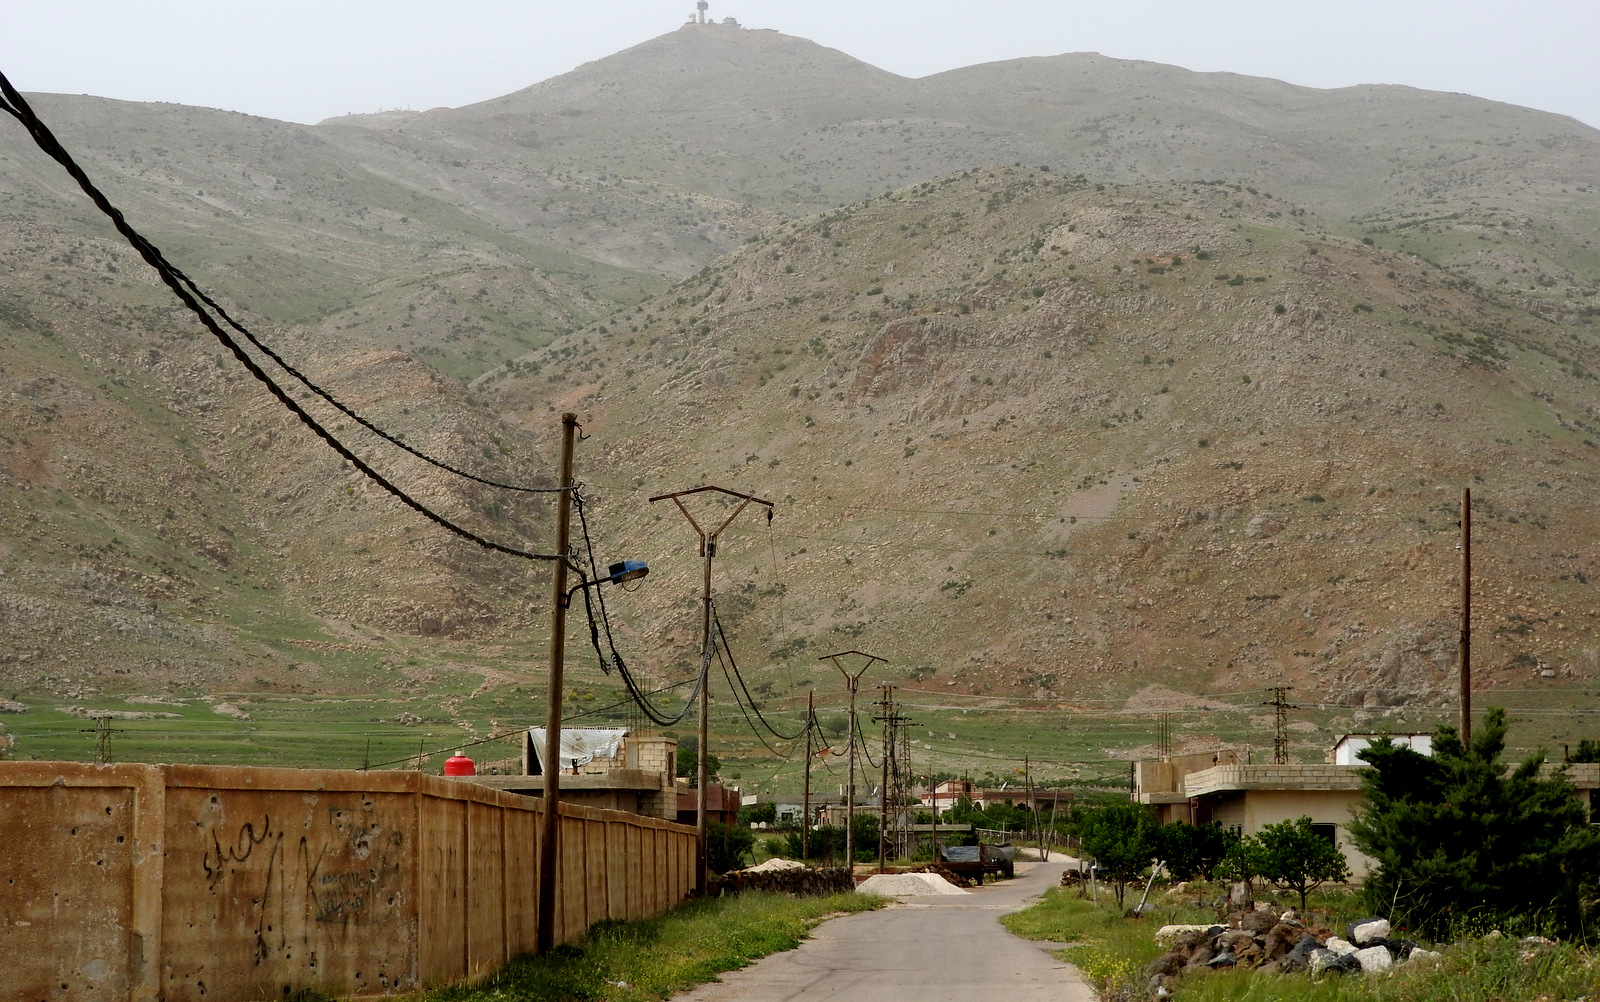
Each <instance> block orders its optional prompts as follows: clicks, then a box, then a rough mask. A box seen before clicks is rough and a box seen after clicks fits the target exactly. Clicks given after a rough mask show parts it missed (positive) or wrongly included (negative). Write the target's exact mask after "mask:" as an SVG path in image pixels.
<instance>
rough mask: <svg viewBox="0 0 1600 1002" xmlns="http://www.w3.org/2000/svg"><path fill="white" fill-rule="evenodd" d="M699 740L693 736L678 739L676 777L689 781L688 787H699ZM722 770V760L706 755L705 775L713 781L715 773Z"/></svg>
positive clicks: (715, 776)
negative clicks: (682, 777)
mask: <svg viewBox="0 0 1600 1002" xmlns="http://www.w3.org/2000/svg"><path fill="white" fill-rule="evenodd" d="M699 752H700V739H699V738H697V737H695V736H694V735H693V734H690V735H688V736H687V737H683V738H679V739H678V763H677V764H678V775H680V776H684V777H686V778H687V779H688V780H689V785H690V786H699V785H700V762H699V758H698V756H699ZM721 768H722V760H721V759H719V758H717V757H716V756H715V755H712V754H709V753H707V755H706V775H707V776H708V777H710V778H711V780H713V781H715V780H716V778H717V772H718V771H719V770H721Z"/></svg>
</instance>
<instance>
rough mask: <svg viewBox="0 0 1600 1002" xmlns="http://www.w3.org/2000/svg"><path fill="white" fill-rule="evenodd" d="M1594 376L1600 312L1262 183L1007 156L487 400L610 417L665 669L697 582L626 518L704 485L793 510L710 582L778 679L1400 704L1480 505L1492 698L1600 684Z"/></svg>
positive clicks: (1425, 683) (1442, 672)
mask: <svg viewBox="0 0 1600 1002" xmlns="http://www.w3.org/2000/svg"><path fill="white" fill-rule="evenodd" d="M1594 359H1595V332H1594V327H1593V325H1592V324H1591V323H1590V322H1588V318H1587V317H1579V318H1572V319H1571V320H1570V321H1569V322H1567V323H1561V322H1555V321H1552V320H1550V319H1548V318H1546V317H1545V316H1543V315H1542V314H1540V313H1537V312H1531V311H1529V310H1527V309H1525V308H1523V307H1522V306H1521V305H1520V304H1519V302H1518V300H1517V297H1515V296H1500V295H1496V294H1495V293H1494V292H1493V291H1492V290H1491V289H1486V288H1484V287H1482V286H1478V285H1476V284H1474V283H1472V282H1470V281H1462V280H1460V279H1458V278H1456V277H1454V276H1453V275H1452V274H1450V273H1449V272H1448V271H1445V270H1441V269H1439V268H1437V267H1433V266H1430V265H1429V264H1427V263H1426V262H1424V261H1422V260H1420V259H1418V258H1417V257H1416V256H1413V255H1407V254H1399V253H1394V252H1392V251H1388V250H1384V249H1381V248H1379V247H1376V246H1372V245H1369V244H1366V243H1362V242H1360V241H1356V240H1349V239H1338V238H1334V237H1330V236H1327V235H1325V234H1324V233H1323V227H1322V225H1321V223H1320V221H1319V220H1318V219H1317V217H1316V216H1315V215H1314V214H1312V213H1310V212H1309V211H1308V210H1305V209H1304V208H1303V207H1299V206H1296V205H1294V204H1293V203H1290V202H1287V201H1285V200H1282V199H1280V198H1275V197H1272V196H1269V195H1265V194H1259V195H1258V194H1252V193H1250V192H1249V191H1248V190H1246V189H1244V188H1243V187H1242V186H1236V185H1227V184H1218V183H1204V184H1199V183H1186V184H1185V183H1161V184H1147V185H1134V186H1126V187H1119V186H1110V185H1104V184H1097V183H1094V182H1091V181H1089V180H1087V179H1085V178H1083V177H1081V176H1080V177H1062V176H1061V175H1059V174H1056V173H1054V172H1047V171H1041V170H1038V169H1036V168H1028V169H1024V168H1014V167H1012V168H992V169H986V170H979V171H970V172H963V173H961V174H959V175H956V176H953V177H948V178H944V179H940V180H938V181H933V182H927V183H923V184H920V185H917V186H914V187H910V188H906V189H902V190H900V191H898V192H896V193H895V194H893V195H891V196H886V197H882V198H878V199H874V200H872V201H871V202H869V203H866V204H864V205H861V206H855V207H851V208H847V209H844V210H840V211H836V212H832V213H828V214H825V215H822V216H817V217H812V218H809V219H805V220H800V221H795V222H792V223H788V224H785V225H783V226H781V227H779V228H778V229H776V230H775V231H773V232H772V233H771V234H769V235H768V236H766V237H764V238H762V239H761V240H759V241H758V242H755V243H753V244H750V245H748V246H747V247H745V248H743V249H741V251H740V252H739V253H737V254H735V255H733V256H732V257H730V258H729V259H727V260H725V261H723V262H721V263H719V264H718V265H717V266H715V267H713V268H711V269H708V270H707V271H705V272H703V273H701V274H700V275H699V276H697V277H696V278H694V279H692V280H690V281H688V282H686V283H684V284H682V285H681V286H679V287H678V288H676V289H674V290H672V291H670V292H669V293H667V294H666V295H665V296H663V297H661V298H659V299H657V300H654V301H652V302H650V303H646V304H644V305H642V306H641V307H639V308H637V309H635V310H633V311H629V312H627V313H625V314H623V315H621V316H619V317H614V318H612V319H611V320H610V321H608V322H607V323H606V324H602V325H597V326H596V327H594V328H593V329H591V330H589V331H586V332H583V333H582V334H579V335H574V336H571V337H569V338H566V339H563V340H561V341H558V342H557V343H556V344H555V345H553V346H552V347H551V348H550V349H548V350H546V351H544V352H539V353H535V354H533V355H530V356H528V357H526V358H525V359H522V360H520V361H519V362H518V363H516V364H515V365H513V366H510V367H507V368H505V369H502V370H499V371H497V372H495V373H492V374H491V375H489V376H488V377H486V378H485V379H484V380H482V381H481V383H480V385H481V386H482V387H483V388H484V389H485V390H486V391H487V390H489V389H493V390H494V391H496V392H498V393H499V395H500V397H501V399H502V400H504V401H505V404H506V406H507V410H508V412H509V413H511V414H512V415H513V416H514V417H515V418H516V419H517V420H520V421H522V422H524V423H526V424H527V425H528V426H530V427H532V426H537V425H539V424H540V423H542V422H547V421H548V420H549V412H550V410H551V409H552V408H563V407H569V406H570V407H576V408H578V409H579V410H581V411H583V412H585V413H590V414H594V415H596V416H597V418H596V422H595V425H594V427H593V431H594V438H593V439H592V440H591V441H590V442H589V443H588V444H587V445H586V447H585V457H586V463H587V464H590V465H588V466H586V469H587V470H590V471H592V474H593V476H594V477H595V478H596V479H597V480H598V481H599V482H600V483H602V484H606V485H609V486H610V487H611V490H609V491H607V495H606V500H607V506H606V507H607V509H608V510H609V511H612V512H614V513H615V514H614V520H613V521H612V522H611V523H610V528H611V530H612V531H613V532H614V533H615V539H614V540H613V543H612V545H613V546H615V547H616V548H617V549H618V550H619V552H620V551H621V550H628V551H629V552H634V551H638V552H646V553H654V554H674V553H675V554H679V555H681V559H680V560H678V561H677V562H676V563H675V564H674V565H673V566H675V567H676V570H675V572H674V573H675V577H674V578H673V579H672V580H671V582H670V584H669V582H668V581H667V580H664V579H663V578H661V577H656V578H652V579H651V582H652V583H651V588H650V589H647V590H646V592H647V593H648V594H650V595H656V596H659V599H658V600H659V601H661V602H664V603H668V602H669V603H670V604H667V605H664V606H663V607H662V608H661V611H660V613H659V616H660V618H659V619H658V620H654V621H651V622H650V623H649V624H647V625H645V627H644V630H645V632H644V634H643V635H642V636H641V638H640V642H641V644H642V645H643V646H645V647H649V648H658V649H677V650H680V651H682V650H684V647H683V645H682V643H681V641H682V640H683V639H684V638H683V637H682V636H680V635H679V634H681V632H682V630H683V628H684V627H685V626H686V625H692V624H690V623H689V620H692V618H693V617H686V616H685V615H684V614H683V613H682V611H681V610H682V609H683V608H684V606H683V605H681V604H677V603H682V602H686V601H688V599H689V598H691V597H692V596H693V594H694V593H695V589H696V588H697V570H696V567H695V562H694V560H693V554H692V552H688V550H689V547H688V544H692V542H693V539H694V537H693V535H692V530H690V529H689V527H688V526H687V525H686V524H684V523H683V520H682V519H681V517H679V516H678V515H677V513H676V512H675V511H667V512H661V511H654V512H648V513H647V506H646V505H645V504H644V497H645V496H646V495H648V494H652V493H656V492H660V491H663V490H667V489H675V488H682V487H688V486H692V485H695V484H697V483H699V482H704V481H709V482H712V483H717V484H721V485H724V486H728V487H731V488H734V489H737V490H741V491H748V492H751V493H755V494H758V495H760V496H762V497H765V498H769V499H772V500H774V501H776V502H777V506H778V507H777V516H776V518H775V520H774V522H773V526H772V529H771V530H770V535H769V534H768V530H767V529H766V528H765V527H764V526H762V525H761V524H760V522H759V519H756V520H752V521H751V522H750V523H749V524H748V526H746V527H745V528H744V529H743V530H742V531H740V532H739V534H738V543H737V544H730V545H728V546H727V547H725V549H724V554H725V556H724V558H723V561H724V562H723V563H722V565H721V566H722V568H723V573H724V574H726V575H727V579H726V581H725V582H724V584H723V586H722V587H723V590H724V593H725V594H727V595H729V596H730V597H729V598H728V599H726V601H728V602H729V603H737V605H738V607H740V608H742V609H744V610H746V611H745V612H744V615H743V617H742V621H743V623H744V624H745V631H746V640H747V642H748V643H749V645H750V646H751V647H752V648H753V649H760V650H764V651H765V653H766V655H767V656H768V657H769V658H772V659H776V660H779V661H784V660H790V661H798V660H807V659H810V658H815V657H816V656H817V655H819V654H824V653H827V652H829V651H832V650H837V649H845V648H849V647H857V646H861V647H863V649H866V650H869V651H871V652H873V653H878V654H881V655H884V656H887V657H889V658H890V659H891V660H892V661H893V662H894V664H895V665H896V666H897V668H896V671H898V672H904V673H907V674H910V675H913V676H914V677H917V678H921V679H924V680H927V679H930V678H931V679H936V680H937V681H939V682H941V683H943V684H945V685H950V686H954V687H957V688H958V689H959V690H961V691H980V692H981V691H988V692H1023V693H1028V694H1034V695H1039V696H1055V697H1057V698H1070V697H1071V696H1072V695H1073V694H1078V695H1100V694H1103V693H1113V694H1121V693H1124V692H1125V691H1131V690H1132V689H1134V688H1137V687H1138V686H1139V685H1142V684H1143V681H1145V680H1148V679H1150V678H1159V679H1162V680H1163V681H1166V682H1167V683H1168V684H1177V685H1180V686H1182V687H1186V688H1190V689H1199V688H1217V687H1223V688H1247V687H1251V686H1257V685H1261V684H1266V683H1269V682H1274V681H1288V682H1290V683H1293V684H1296V685H1299V686H1303V687H1305V688H1307V689H1309V690H1310V691H1311V692H1315V693H1320V694H1323V695H1324V696H1326V697H1327V701H1330V702H1336V701H1354V702H1356V703H1357V704H1359V703H1361V702H1368V703H1376V704H1383V705H1389V704H1393V703H1397V702H1406V701H1423V702H1430V701H1437V700H1440V699H1441V698H1442V696H1443V695H1444V693H1446V692H1447V691H1449V688H1450V686H1451V685H1452V684H1453V679H1454V661H1455V645H1456V635H1455V622H1456V621H1455V615H1456V614H1455V609H1456V604H1455V602H1456V594H1457V591H1456V589H1457V587H1458V585H1457V580H1458V579H1457V572H1456V567H1457V561H1458V555H1457V552H1456V541H1457V539H1458V535H1457V529H1456V519H1457V504H1458V499H1459V495H1460V490H1461V488H1462V487H1463V486H1465V487H1471V488H1473V489H1474V491H1475V494H1476V497H1477V501H1476V525H1477V533H1476V546H1477V550H1476V569H1477V575H1478V587H1479V589H1480V595H1479V599H1478V602H1477V605H1476V612H1477V628H1478V631H1479V635H1478V638H1477V651H1478V659H1479V665H1480V677H1481V678H1482V679H1484V680H1485V681H1486V682H1489V681H1491V680H1493V681H1495V682H1505V681H1507V680H1511V679H1519V678H1526V677H1530V676H1531V677H1538V676H1539V673H1540V672H1541V670H1554V671H1555V672H1558V673H1560V674H1564V675H1568V676H1573V675H1577V676H1587V675H1588V674H1589V673H1590V672H1592V671H1593V670H1594V669H1595V668H1596V667H1597V661H1596V658H1597V655H1600V648H1597V644H1596V629H1597V625H1600V624H1597V620H1596V616H1597V615H1600V599H1597V596H1596V594H1595V592H1594V590H1593V588H1594V585H1591V583H1590V582H1591V581H1593V580H1594V579H1595V578H1596V577H1597V576H1600V563H1597V558H1600V554H1596V553H1595V552H1594V550H1593V547H1592V546H1591V545H1590V540H1591V537H1592V533H1593V529H1594V522H1593V517H1592V512H1591V511H1590V504H1589V502H1590V499H1591V498H1592V496H1593V492H1594V490H1595V474H1596V470H1597V459H1600V444H1597V439H1600V392H1597V387H1596V379H1595V376H1594V374H1593V373H1592V371H1591V369H1592V367H1593V366H1594V364H1595V360H1594ZM657 507H659V506H657ZM779 596H781V597H782V598H781V603H780V602H779V601H778V598H779ZM640 601H650V600H649V599H641V600H640ZM780 605H781V611H780V608H779V607H780ZM863 645H864V646H863ZM1307 698H1310V697H1307Z"/></svg>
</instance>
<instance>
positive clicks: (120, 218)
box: [0, 74, 563, 560]
mask: <svg viewBox="0 0 1600 1002" xmlns="http://www.w3.org/2000/svg"><path fill="white" fill-rule="evenodd" d="M0 94H4V96H5V101H4V102H3V103H0V110H4V111H5V112H6V113H8V114H10V115H11V116H12V117H14V118H16V119H17V120H18V121H19V122H21V123H22V124H23V127H24V128H26V129H27V130H28V133H29V135H31V136H32V137H33V140H34V142H35V143H37V144H38V146H39V148H40V149H41V150H43V151H44V152H45V154H46V155H47V156H49V157H50V158H51V159H52V160H54V161H56V162H57V163H58V164H60V165H61V166H62V168H63V169H65V170H66V172H67V173H68V174H70V175H71V176H72V179H73V180H74V181H76V182H78V187H80V188H82V189H83V192H84V194H86V195H88V196H89V199H90V200H91V201H92V202H94V204H95V207H96V208H98V209H99V210H100V211H101V212H102V213H104V214H105V215H106V216H107V218H109V219H110V220H111V222H112V225H114V226H115V227H116V229H117V232H118V233H120V234H122V236H123V238H124V239H126V240H127V241H128V243H129V244H130V245H132V247H133V249H134V250H136V251H138V252H139V256H140V257H142V258H144V260H145V263H146V264H148V265H150V267H151V268H152V269H154V270H155V272H156V274H157V275H159V276H160V277H161V281H162V282H163V283H165V284H166V286H167V288H169V289H171V290H172V293H173V295H175V296H177V297H178V301H179V302H181V303H183V305H184V306H185V307H187V308H188V309H189V311H190V312H191V313H193V314H194V315H195V316H196V317H197V318H199V320H200V322H201V324H203V325H204V326H205V328H206V329H207V330H208V331H210V332H211V334H212V335H213V336H214V337H216V339H217V340H218V341H220V342H221V343H222V345H223V346H224V347H225V348H227V349H228V350H229V351H230V352H231V353H232V354H233V356H234V358H236V359H237V360H238V361H239V364H240V365H243V366H244V367H245V369H246V370H248V371H249V373H250V374H251V375H252V376H254V377H255V378H256V379H257V380H258V381H259V382H260V383H261V384H262V385H263V386H265V387H266V388H267V391H268V392H269V393H271V394H272V396H273V397H275V398H276V399H277V400H278V402H279V403H280V404H282V405H283V406H284V407H285V408H286V409H288V411H289V412H290V413H292V414H294V416H295V417H297V418H299V419H300V422H301V423H302V424H304V425H305V426H306V427H307V428H309V429H310V430H311V432H312V433H313V434H315V435H316V436H317V437H318V438H320V439H322V440H323V442H324V443H326V444H327V445H328V447H329V448H331V449H332V450H333V451H334V452H336V453H338V454H339V456H340V457H341V458H342V459H344V460H345V461H346V462H348V463H349V464H350V465H351V466H353V467H355V468H356V469H357V470H358V471H360V472H361V474H362V475H363V476H365V477H366V478H367V479H368V480H371V481H372V482H373V483H375V484H377V485H378V486H379V487H381V488H382V489H383V490H385V491H386V492H388V493H389V494H391V495H392V496H394V497H395V498H396V499H397V500H399V501H400V503H402V504H404V505H405V506H406V507H408V508H410V509H412V510H413V511H415V512H417V513H418V514H419V515H422V516H423V517H424V518H426V519H428V520H429V521H431V522H433V523H434V524H435V525H438V526H439V527H441V528H443V529H446V530H447V531H449V532H452V533H454V534H455V535H457V536H460V537H461V538H463V539H467V540H470V541H471V542H474V543H477V544H478V545H479V546H481V547H483V548H484V549H487V550H494V551H495V552H497V553H504V554H507V555H508V556H513V557H522V558H523V559H527V560H560V559H563V555H559V554H553V553H534V552H532V551H529V550H523V549H519V548H517V547H514V546H507V545H505V544H504V543H497V542H495V541H493V540H491V539H487V538H485V537H483V536H480V535H478V534H477V533H475V532H473V531H472V530H470V529H468V528H466V527H465V526H462V525H458V524H457V523H455V522H453V521H451V520H450V519H448V518H446V517H445V516H443V515H441V514H439V513H438V512H436V511H434V510H433V509H432V508H429V507H428V506H427V505H425V504H423V503H422V502H421V501H418V500H417V499H416V498H414V497H412V496H411V495H410V494H408V493H406V492H405V490H403V489H402V488H401V487H399V486H398V485H397V484H394V483H392V482H391V481H390V480H389V479H388V478H386V477H384V476H383V474H381V473H379V472H378V471H377V470H375V469H373V468H372V467H371V466H369V465H367V463H366V462H364V461H363V460H362V459H361V457H359V456H357V455H356V454H355V452H354V451H353V450H352V449H351V448H350V447H349V446H347V445H345V444H344V443H343V442H341V441H339V439H338V438H337V437H336V436H335V435H334V434H333V433H332V432H331V431H329V430H328V429H327V428H325V427H324V426H323V425H322V424H321V423H320V422H319V421H317V419H316V418H314V417H312V416H311V414H310V413H309V412H307V411H306V409H305V408H304V407H302V406H301V405H300V403H299V401H297V400H295V399H294V398H293V397H292V396H290V395H289V393H288V392H287V391H286V390H285V389H284V388H283V387H282V386H279V385H278V383H277V382H276V381H275V380H274V379H273V378H272V377H271V376H270V375H268V374H267V372H266V370H264V369H263V368H262V367H261V365H260V364H259V363H258V362H256V360H255V359H254V358H251V357H250V354H249V352H247V351H245V350H244V347H243V346H242V345H240V344H239V342H237V341H235V340H234V339H233V338H232V337H230V336H229V335H228V332H227V331H225V330H223V328H222V325H221V324H219V323H217V320H216V318H215V317H213V316H212V315H211V314H210V313H209V312H207V310H206V308H205V307H203V306H202V305H201V303H200V302H199V301H198V300H197V299H196V298H195V296H194V295H193V294H191V293H190V291H189V286H190V285H192V284H193V283H191V282H190V281H189V278H188V276H186V275H184V274H183V273H182V272H181V271H179V270H178V269H177V267H175V266H174V265H173V264H172V263H171V262H169V261H168V260H167V259H166V258H165V257H164V256H163V255H162V253H161V251H160V250H159V249H158V248H157V247H156V246H155V245H154V244H152V243H151V242H150V241H149V240H147V239H146V238H145V237H144V236H143V235H142V234H141V233H139V232H138V231H137V230H135V229H134V228H133V226H132V225H131V224H130V223H129V222H128V220H127V218H126V217H125V216H124V215H123V214H122V210H121V209H118V208H117V207H116V206H115V205H112V204H111V201H110V199H108V198H107V197H106V196H105V194H104V193H103V192H101V191H100V189H99V188H97V187H96V186H95V184H94V182H93V181H91V180H89V175H88V174H87V173H85V171H84V169H83V168H82V167H80V166H79V165H78V163H77V161H75V160H74V159H73V158H72V155H71V154H70V153H68V152H67V150H66V148H65V147H63V146H62V145H61V143H60V142H59V141H58V140H57V139H56V137H55V135H54V134H53V133H52V132H51V131H50V130H49V128H48V127H46V126H45V124H44V123H43V122H41V121H40V120H39V118H38V116H37V115H35V114H34V113H33V109H32V108H31V107H30V106H29V105H28V102H27V101H26V100H25V99H24V98H23V97H22V95H21V94H20V93H19V92H18V91H17V90H16V88H15V87H13V86H12V85H11V81H10V80H8V79H6V77H5V75H4V74H0ZM208 301H209V300H208Z"/></svg>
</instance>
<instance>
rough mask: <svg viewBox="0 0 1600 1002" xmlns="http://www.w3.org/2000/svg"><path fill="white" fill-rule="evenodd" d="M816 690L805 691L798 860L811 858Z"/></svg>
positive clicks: (803, 860) (802, 860)
mask: <svg viewBox="0 0 1600 1002" xmlns="http://www.w3.org/2000/svg"><path fill="white" fill-rule="evenodd" d="M816 701H817V691H816V690H815V689H811V690H809V691H807V692H806V792H805V794H804V795H803V796H804V799H803V800H802V801H801V803H800V860H801V862H805V861H806V860H809V859H810V858H811V755H812V750H811V734H812V732H813V731H815V730H816V729H817V702H816Z"/></svg>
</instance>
